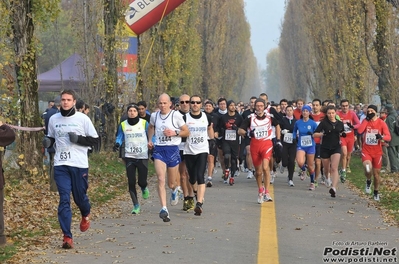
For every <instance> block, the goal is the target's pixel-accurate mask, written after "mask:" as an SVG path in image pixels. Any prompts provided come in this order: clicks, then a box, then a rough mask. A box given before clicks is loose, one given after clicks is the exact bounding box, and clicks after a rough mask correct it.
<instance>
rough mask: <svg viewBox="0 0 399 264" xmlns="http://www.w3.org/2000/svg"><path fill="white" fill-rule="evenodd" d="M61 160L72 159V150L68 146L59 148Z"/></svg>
mask: <svg viewBox="0 0 399 264" xmlns="http://www.w3.org/2000/svg"><path fill="white" fill-rule="evenodd" d="M58 153H59V155H60V156H59V157H60V161H68V160H70V159H71V151H70V149H69V148H68V147H65V148H60V149H59V152H58Z"/></svg>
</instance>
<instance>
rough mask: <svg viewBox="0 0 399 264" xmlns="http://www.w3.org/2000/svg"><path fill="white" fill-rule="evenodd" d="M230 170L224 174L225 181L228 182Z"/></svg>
mask: <svg viewBox="0 0 399 264" xmlns="http://www.w3.org/2000/svg"><path fill="white" fill-rule="evenodd" d="M229 174H230V170H225V171H224V174H223V180H225V181H227V180H228V178H229Z"/></svg>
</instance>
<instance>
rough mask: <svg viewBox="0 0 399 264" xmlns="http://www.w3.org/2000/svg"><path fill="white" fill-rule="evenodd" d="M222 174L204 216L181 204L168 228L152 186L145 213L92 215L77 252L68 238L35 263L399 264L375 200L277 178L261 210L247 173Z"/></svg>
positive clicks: (396, 240)
mask: <svg viewBox="0 0 399 264" xmlns="http://www.w3.org/2000/svg"><path fill="white" fill-rule="evenodd" d="M220 175H221V173H220V171H219V172H218V173H217V174H216V176H215V179H214V186H213V187H211V188H207V190H206V194H205V203H204V212H203V214H202V215H201V216H194V213H193V212H190V213H186V212H184V211H182V210H181V208H182V203H181V202H179V204H178V205H177V206H169V207H168V209H169V213H170V217H171V222H169V223H164V222H163V221H162V220H161V219H160V218H159V217H158V213H159V210H160V206H159V201H158V196H157V194H156V191H155V182H152V183H151V186H150V190H151V197H150V199H149V200H147V201H145V202H143V203H142V206H141V207H142V212H141V214H140V215H132V214H130V211H131V205H130V200H129V199H130V198H128V196H127V195H126V199H125V201H122V202H120V208H121V212H120V214H119V215H118V216H117V217H115V216H114V215H94V216H93V217H92V225H91V228H90V229H89V230H88V231H87V232H85V233H81V232H80V231H78V228H79V222H76V221H74V222H73V225H74V229H73V233H74V249H72V250H64V249H62V248H61V242H62V237H61V236H60V237H56V238H54V239H53V240H52V241H51V245H50V247H49V248H48V249H46V250H45V251H44V252H38V253H39V255H38V256H37V257H36V258H35V259H34V262H36V263H146V264H152V263H154V264H155V263H230V264H231V263H261V264H263V263H265V264H267V263H281V264H288V263H294V264H295V263H350V261H351V262H352V263H379V262H378V261H379V260H381V258H382V257H384V258H392V259H391V262H387V263H397V262H398V259H397V252H396V250H397V247H398V245H399V229H398V228H397V227H395V226H390V225H389V224H387V223H385V222H384V221H383V217H382V215H381V213H380V212H379V211H378V210H377V209H376V208H375V207H374V201H372V198H371V196H370V197H364V196H361V197H360V196H359V195H357V194H355V193H353V192H352V191H350V190H349V189H348V188H346V186H345V185H340V186H339V189H338V192H337V197H336V198H331V197H330V195H329V193H328V188H326V187H325V186H323V185H321V186H319V187H318V188H316V190H315V191H309V190H308V189H307V186H308V181H300V180H299V177H297V176H295V178H294V182H295V187H289V186H288V185H287V183H286V174H284V175H282V174H278V177H277V178H276V180H275V182H274V185H273V187H274V188H273V190H272V191H273V192H274V193H273V198H274V202H273V204H270V203H263V204H262V205H259V204H258V203H257V187H256V183H255V180H254V179H246V177H245V175H246V173H241V175H240V176H239V177H238V178H236V183H235V184H234V186H229V185H226V184H223V182H222V180H221V178H220ZM261 218H262V222H261ZM273 252H275V253H276V254H274V253H273ZM323 254H324V255H323ZM329 257H332V258H334V257H337V258H341V259H335V260H334V259H331V258H329ZM360 258H362V259H360ZM372 258H374V259H372ZM395 258H396V259H395ZM361 261H365V262H361Z"/></svg>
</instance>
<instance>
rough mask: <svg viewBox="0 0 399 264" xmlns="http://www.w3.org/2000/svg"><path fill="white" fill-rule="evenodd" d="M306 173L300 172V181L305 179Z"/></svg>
mask: <svg viewBox="0 0 399 264" xmlns="http://www.w3.org/2000/svg"><path fill="white" fill-rule="evenodd" d="M305 175H306V171H301V173H300V175H299V177H300V178H301V181H303V180H304V179H305Z"/></svg>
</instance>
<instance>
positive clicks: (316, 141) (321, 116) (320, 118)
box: [310, 112, 326, 144]
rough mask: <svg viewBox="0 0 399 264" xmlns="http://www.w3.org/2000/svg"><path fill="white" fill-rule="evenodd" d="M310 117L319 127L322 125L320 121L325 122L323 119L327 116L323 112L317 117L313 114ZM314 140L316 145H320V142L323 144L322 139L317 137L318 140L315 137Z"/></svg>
mask: <svg viewBox="0 0 399 264" xmlns="http://www.w3.org/2000/svg"><path fill="white" fill-rule="evenodd" d="M310 115H311V116H312V118H313V121H315V122H316V124H317V125H319V124H320V121H321V120H323V118H324V117H325V116H326V115H325V114H324V113H323V112H319V113H318V114H317V115H316V114H314V113H311V114H310ZM313 139H314V142H315V143H316V144H320V142H321V137H317V138H316V137H315V138H313Z"/></svg>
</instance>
